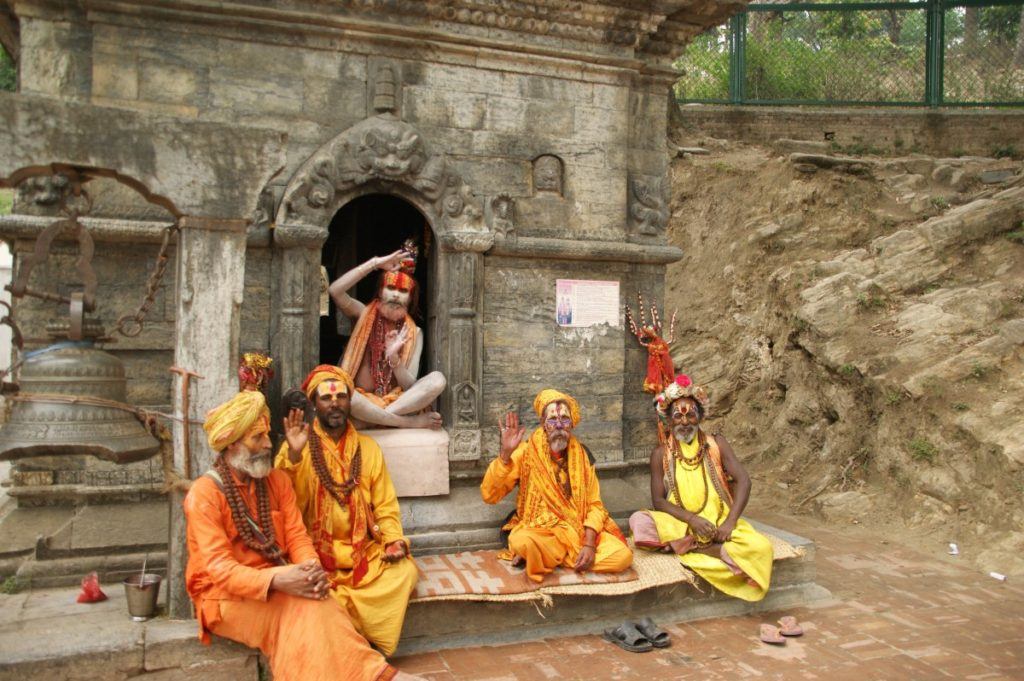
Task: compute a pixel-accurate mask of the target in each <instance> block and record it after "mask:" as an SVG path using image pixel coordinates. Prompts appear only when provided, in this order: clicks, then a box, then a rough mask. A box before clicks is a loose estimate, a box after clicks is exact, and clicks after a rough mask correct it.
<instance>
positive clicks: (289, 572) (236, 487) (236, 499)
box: [184, 390, 416, 681]
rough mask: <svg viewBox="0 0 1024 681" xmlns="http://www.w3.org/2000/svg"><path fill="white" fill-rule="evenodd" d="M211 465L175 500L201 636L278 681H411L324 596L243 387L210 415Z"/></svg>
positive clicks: (256, 397)
mask: <svg viewBox="0 0 1024 681" xmlns="http://www.w3.org/2000/svg"><path fill="white" fill-rule="evenodd" d="M203 427H204V428H205V430H206V433H207V441H208V443H209V445H210V447H211V449H213V450H214V451H216V452H217V458H216V460H215V462H214V465H213V469H212V470H211V471H209V472H207V473H206V474H205V475H203V476H201V477H200V478H199V479H198V480H196V481H195V482H194V483H193V485H192V488H191V489H190V490H189V493H188V494H187V495H186V496H185V502H184V506H185V518H186V521H187V530H186V534H187V539H188V552H189V559H188V566H187V568H186V573H185V579H186V588H187V589H188V593H189V595H190V596H191V598H192V601H193V603H194V604H195V609H196V617H197V618H198V619H199V637H200V639H201V640H202V641H203V642H204V643H209V642H210V633H211V632H212V633H214V634H217V635H218V636H222V637H224V638H229V639H232V640H234V641H238V642H239V643H242V644H244V645H247V646H249V647H251V648H258V649H259V650H261V651H262V652H263V654H264V655H266V656H267V659H268V660H269V661H270V668H271V671H272V672H273V675H274V678H275V679H277V680H278V681H292V680H294V681H299V680H302V681H328V680H335V679H342V680H345V681H378V680H382V679H385V680H386V679H413V678H416V677H412V676H409V675H408V674H403V673H401V672H398V671H397V670H395V669H394V668H393V667H391V666H390V665H388V663H387V661H386V660H385V659H384V657H383V656H382V655H381V654H380V653H378V652H377V651H375V650H373V648H371V647H370V644H369V643H368V642H367V641H366V639H365V638H363V637H362V636H361V635H360V634H359V633H358V632H357V631H356V629H355V627H354V626H353V625H352V622H351V620H350V618H349V615H348V613H346V612H345V610H344V609H342V608H341V607H340V606H339V605H338V603H337V602H335V601H334V600H333V599H331V598H329V583H328V576H327V574H326V573H325V572H324V570H323V569H322V567H321V565H320V561H319V560H318V558H317V554H316V551H315V550H314V548H313V545H312V543H311V542H310V540H309V536H308V535H307V534H306V528H305V527H304V526H303V523H302V516H301V515H300V514H299V509H298V507H297V506H296V505H295V494H294V492H293V491H292V485H291V482H290V481H289V479H288V476H287V475H285V474H284V473H282V472H281V471H277V470H274V468H273V466H272V465H271V454H272V451H271V446H270V438H269V435H268V434H269V432H270V412H269V411H268V409H267V404H266V399H265V398H264V397H263V394H262V393H260V392H258V391H253V390H247V391H244V392H241V393H239V394H238V395H236V396H235V397H233V398H232V399H231V400H229V401H227V402H225V403H224V404H222V405H220V406H219V407H217V408H216V409H213V410H211V411H210V413H209V414H208V415H207V417H206V422H205V423H204V424H203Z"/></svg>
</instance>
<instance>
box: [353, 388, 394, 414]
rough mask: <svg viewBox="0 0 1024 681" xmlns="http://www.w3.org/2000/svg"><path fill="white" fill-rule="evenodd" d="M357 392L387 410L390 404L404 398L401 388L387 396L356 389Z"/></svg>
mask: <svg viewBox="0 0 1024 681" xmlns="http://www.w3.org/2000/svg"><path fill="white" fill-rule="evenodd" d="M356 392H357V393H359V394H360V395H362V396H363V397H365V398H366V399H368V400H370V401H371V402H373V403H374V404H376V405H377V406H378V407H380V408H381V409H385V408H387V406H388V405H389V404H391V403H392V402H394V401H395V400H397V399H398V398H399V397H401V396H402V389H401V388H399V387H396V388H395V389H394V390H392V391H391V392H389V393H388V394H386V395H378V394H377V393H375V392H374V391H372V390H363V389H362V388H356Z"/></svg>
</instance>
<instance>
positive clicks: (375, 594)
mask: <svg viewBox="0 0 1024 681" xmlns="http://www.w3.org/2000/svg"><path fill="white" fill-rule="evenodd" d="M418 576H419V573H418V572H417V570H416V564H415V563H414V562H413V561H411V560H407V559H404V558H403V559H402V560H400V561H398V562H396V563H385V564H384V569H383V571H382V572H381V573H380V575H379V576H378V577H377V579H375V580H373V581H372V582H370V583H369V584H360V585H359V586H358V587H353V586H350V585H348V584H339V585H338V586H336V587H335V588H333V589H331V596H333V597H334V600H336V601H338V603H340V604H341V607H343V608H345V610H347V611H348V614H349V616H350V617H351V618H352V624H353V625H354V626H355V628H356V630H357V631H358V632H359V633H361V634H362V635H363V636H365V637H366V638H367V639H369V640H370V641H371V642H372V643H373V644H374V645H375V646H377V648H379V649H380V650H381V651H382V652H384V654H385V655H390V654H391V653H393V652H394V651H395V648H397V647H398V639H399V637H400V636H401V634H402V623H403V622H404V621H405V610H406V608H407V607H408V604H409V596H410V595H411V594H412V591H413V589H414V588H415V587H416V580H417V578H418Z"/></svg>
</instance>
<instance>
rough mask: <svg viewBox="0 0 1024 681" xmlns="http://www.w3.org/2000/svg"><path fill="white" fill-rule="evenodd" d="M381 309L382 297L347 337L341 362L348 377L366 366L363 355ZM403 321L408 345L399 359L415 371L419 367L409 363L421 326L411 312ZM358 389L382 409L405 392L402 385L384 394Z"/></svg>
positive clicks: (374, 302) (368, 306)
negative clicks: (417, 325) (414, 319)
mask: <svg viewBox="0 0 1024 681" xmlns="http://www.w3.org/2000/svg"><path fill="white" fill-rule="evenodd" d="M379 308H380V300H378V299H374V300H371V301H370V303H369V304H368V305H367V306H366V309H365V310H363V314H361V315H360V316H359V319H358V320H357V321H356V326H355V328H354V329H352V336H351V337H350V338H349V339H348V344H347V345H346V346H345V354H344V355H342V358H341V363H340V364H339V365H338V366H340V367H341V368H342V370H344V371H345V373H347V374H348V375H349V376H353V377H355V376H357V375H359V368H360V367H361V366H362V365H363V357H364V356H365V355H366V346H367V345H368V344H369V342H370V335H371V334H372V333H373V326H374V323H375V322H376V321H377V315H378V314H380V309H379ZM403 323H404V325H405V333H406V339H405V344H404V345H403V346H402V353H401V355H400V361H401V362H402V366H403V367H405V368H406V369H410V370H412V372H413V373H414V374H415V373H416V370H417V369H418V367H410V366H409V364H410V362H412V355H413V352H414V351H415V349H416V334H417V333H419V329H418V328H417V327H416V322H414V321H413V319H412V317H410V316H409V315H408V314H406V315H405V321H404V322H403ZM356 390H357V391H359V393H360V394H361V395H362V396H363V397H365V398H366V399H368V400H370V401H371V402H373V403H374V404H376V405H377V406H378V407H380V408H381V409H384V408H385V407H387V406H388V405H389V404H391V403H392V402H394V401H395V400H397V399H398V398H399V397H401V395H402V392H403V391H402V387H401V386H399V385H395V387H393V388H392V389H391V390H390V391H389V392H388V393H386V394H384V395H378V394H377V393H375V392H374V391H373V390H364V389H363V388H359V387H357V388H356Z"/></svg>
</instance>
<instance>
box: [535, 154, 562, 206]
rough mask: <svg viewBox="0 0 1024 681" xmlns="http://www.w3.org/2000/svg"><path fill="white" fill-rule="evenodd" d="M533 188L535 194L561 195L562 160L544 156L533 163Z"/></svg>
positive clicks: (549, 155)
mask: <svg viewBox="0 0 1024 681" xmlns="http://www.w3.org/2000/svg"><path fill="white" fill-rule="evenodd" d="M533 188H534V190H535V191H536V192H551V193H554V194H558V195H559V196H561V195H562V160H561V159H560V158H558V157H557V156H552V155H551V154H545V155H543V156H538V157H537V158H536V159H534V161H533Z"/></svg>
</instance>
